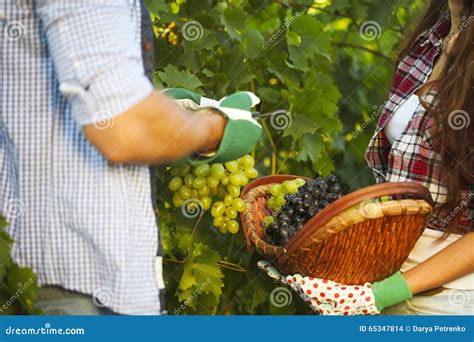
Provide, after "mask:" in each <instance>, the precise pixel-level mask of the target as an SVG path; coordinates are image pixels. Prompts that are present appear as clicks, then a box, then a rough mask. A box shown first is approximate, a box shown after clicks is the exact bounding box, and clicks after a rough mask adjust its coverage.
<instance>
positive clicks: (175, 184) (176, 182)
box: [168, 177, 183, 192]
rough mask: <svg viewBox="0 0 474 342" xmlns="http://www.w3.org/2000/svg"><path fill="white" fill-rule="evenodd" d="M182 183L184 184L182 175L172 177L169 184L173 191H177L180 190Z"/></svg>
mask: <svg viewBox="0 0 474 342" xmlns="http://www.w3.org/2000/svg"><path fill="white" fill-rule="evenodd" d="M181 185H183V180H182V179H181V177H173V178H171V180H170V182H169V184H168V188H169V189H170V190H171V191H173V192H175V191H178V190H179V188H180V187H181Z"/></svg>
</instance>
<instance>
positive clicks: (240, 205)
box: [232, 198, 245, 213]
mask: <svg viewBox="0 0 474 342" xmlns="http://www.w3.org/2000/svg"><path fill="white" fill-rule="evenodd" d="M232 207H233V208H234V209H235V210H237V211H238V212H239V213H241V212H243V211H244V210H245V202H244V200H243V199H241V198H234V200H233V201H232Z"/></svg>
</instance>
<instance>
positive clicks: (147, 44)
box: [143, 42, 153, 52]
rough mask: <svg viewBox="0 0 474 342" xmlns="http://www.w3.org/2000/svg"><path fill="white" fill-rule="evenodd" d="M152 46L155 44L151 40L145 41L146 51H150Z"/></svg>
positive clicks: (144, 47)
mask: <svg viewBox="0 0 474 342" xmlns="http://www.w3.org/2000/svg"><path fill="white" fill-rule="evenodd" d="M152 48H153V44H152V43H150V42H148V43H145V44H144V45H143V50H145V52H148V51H150V50H151V49H152Z"/></svg>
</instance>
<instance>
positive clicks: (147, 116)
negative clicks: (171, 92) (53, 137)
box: [84, 91, 225, 164]
mask: <svg viewBox="0 0 474 342" xmlns="http://www.w3.org/2000/svg"><path fill="white" fill-rule="evenodd" d="M104 126H107V125H104ZM224 128H225V119H224V118H223V116H222V115H220V114H211V115H199V114H195V113H194V114H191V113H189V112H187V111H185V110H184V109H182V108H181V107H179V106H178V105H177V104H176V103H174V102H173V101H172V100H170V99H169V98H168V97H166V96H165V95H163V94H161V93H159V92H157V91H154V92H152V93H151V94H150V95H149V96H148V97H147V98H145V99H144V100H143V101H141V102H140V103H138V104H137V105H135V106H133V107H132V108H131V109H129V110H127V111H126V112H125V113H123V114H120V115H118V116H117V117H114V118H113V120H111V121H110V127H108V128H106V129H103V128H101V127H100V126H96V125H93V124H92V125H86V126H84V133H85V135H86V137H87V139H88V140H89V141H90V142H91V143H92V144H93V145H94V146H95V147H96V148H97V149H98V150H99V151H100V152H102V153H103V154H104V156H105V157H106V158H107V159H109V160H110V161H112V162H116V163H143V164H158V163H163V162H166V161H171V160H175V159H179V158H181V157H184V156H186V155H190V154H192V153H193V152H197V151H213V150H216V149H217V148H218V146H219V141H220V140H221V137H222V134H223V132H224Z"/></svg>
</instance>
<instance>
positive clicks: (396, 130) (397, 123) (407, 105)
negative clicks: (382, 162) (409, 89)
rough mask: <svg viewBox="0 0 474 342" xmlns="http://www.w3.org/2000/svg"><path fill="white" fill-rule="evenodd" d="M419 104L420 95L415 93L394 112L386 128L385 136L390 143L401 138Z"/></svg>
mask: <svg viewBox="0 0 474 342" xmlns="http://www.w3.org/2000/svg"><path fill="white" fill-rule="evenodd" d="M419 105H420V99H419V97H418V95H416V94H413V95H411V96H410V97H409V98H408V99H406V100H405V102H403V103H402V105H401V106H400V107H398V109H397V110H396V111H395V113H393V114H392V116H391V117H390V119H389V120H388V122H387V123H386V125H385V128H384V133H385V136H386V137H387V139H388V141H390V144H393V143H394V142H395V140H397V139H398V138H400V136H401V135H402V133H403V131H404V130H405V128H406V126H407V125H408V122H410V119H411V118H412V116H413V114H415V111H416V109H417V108H418V106H419Z"/></svg>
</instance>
